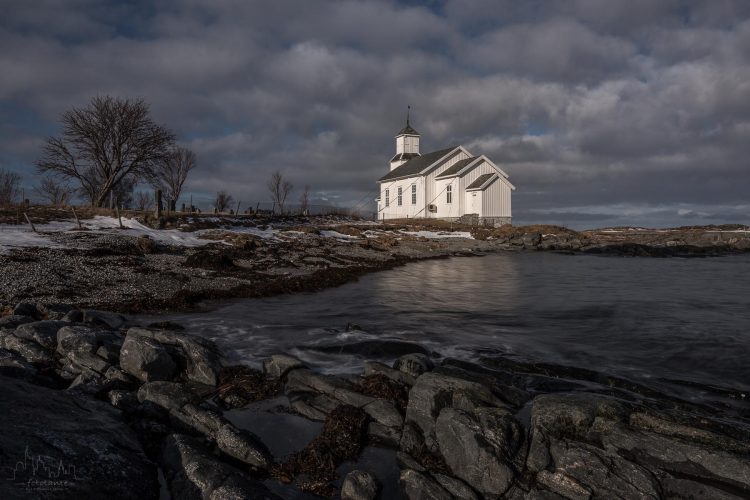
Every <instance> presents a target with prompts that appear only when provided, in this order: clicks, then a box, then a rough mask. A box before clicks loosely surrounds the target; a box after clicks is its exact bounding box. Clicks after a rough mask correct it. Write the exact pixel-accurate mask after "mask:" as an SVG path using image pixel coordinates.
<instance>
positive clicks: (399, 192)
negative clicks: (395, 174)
mask: <svg viewBox="0 0 750 500" xmlns="http://www.w3.org/2000/svg"><path fill="white" fill-rule="evenodd" d="M398 206H399V207H400V206H401V188H400V187H399V188H398Z"/></svg>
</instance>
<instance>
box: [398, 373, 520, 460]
mask: <svg viewBox="0 0 750 500" xmlns="http://www.w3.org/2000/svg"><path fill="white" fill-rule="evenodd" d="M481 406H494V407H501V408H505V407H506V406H505V404H504V403H503V402H502V401H501V400H500V399H499V398H497V397H496V396H495V395H494V394H493V393H492V391H490V390H489V389H488V388H487V387H486V386H484V385H482V384H479V383H477V382H470V381H468V380H463V379H460V378H456V377H450V376H447V375H441V374H438V373H433V372H428V373H425V374H423V375H421V376H420V377H419V378H418V379H417V382H416V383H415V384H414V387H412V388H411V390H410V391H409V404H408V405H407V407H406V421H407V422H413V423H415V424H416V425H417V426H418V427H419V429H420V431H421V432H422V435H423V436H424V442H425V444H426V445H427V447H428V449H429V450H430V451H437V450H438V446H437V442H436V440H435V419H437V417H438V415H439V414H440V411H441V410H442V409H443V408H458V409H464V410H472V409H474V408H477V407H481Z"/></svg>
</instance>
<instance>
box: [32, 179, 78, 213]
mask: <svg viewBox="0 0 750 500" xmlns="http://www.w3.org/2000/svg"><path fill="white" fill-rule="evenodd" d="M34 192H36V194H37V195H38V196H39V197H40V198H41V199H42V200H44V201H45V203H47V204H49V205H52V206H54V207H62V206H65V205H67V204H68V203H70V200H71V199H72V198H73V194H74V193H75V190H74V189H73V188H72V187H70V185H69V184H66V183H65V182H60V181H59V180H58V179H55V178H53V177H43V178H42V180H41V181H39V185H38V186H36V187H34Z"/></svg>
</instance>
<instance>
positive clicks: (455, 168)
mask: <svg viewBox="0 0 750 500" xmlns="http://www.w3.org/2000/svg"><path fill="white" fill-rule="evenodd" d="M476 159H477V157H476V156H472V157H471V158H465V159H463V160H459V161H457V162H456V163H454V164H453V165H451V166H450V167H448V168H447V169H445V170H444V171H443V172H442V173H441V174H440V175H438V176H437V177H435V178H436V179H441V178H443V177H451V176H453V175H456V174H457V173H459V172H460V171H461V169H463V168H464V167H465V166H466V165H468V164H469V163H471V162H473V161H474V160H476Z"/></svg>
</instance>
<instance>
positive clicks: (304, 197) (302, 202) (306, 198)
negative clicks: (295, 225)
mask: <svg viewBox="0 0 750 500" xmlns="http://www.w3.org/2000/svg"><path fill="white" fill-rule="evenodd" d="M309 205H310V185H309V184H305V190H304V191H302V194H301V195H300V197H299V210H300V213H302V214H305V213H307V210H308V208H309Z"/></svg>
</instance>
